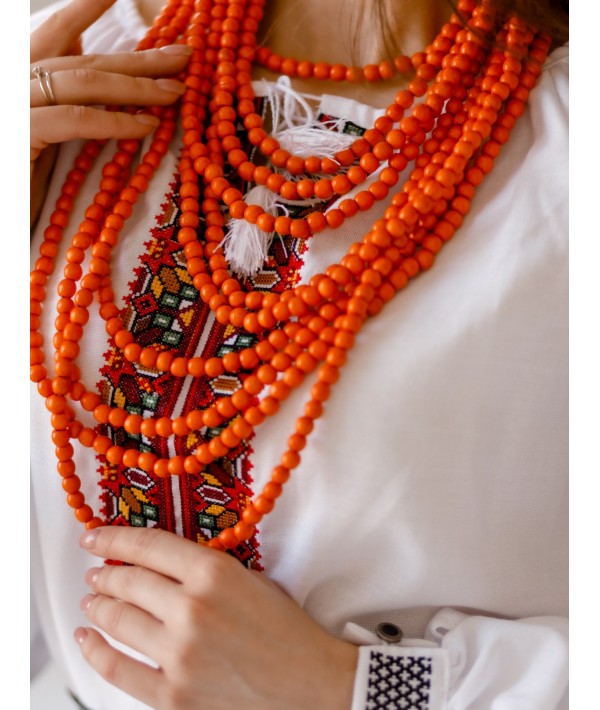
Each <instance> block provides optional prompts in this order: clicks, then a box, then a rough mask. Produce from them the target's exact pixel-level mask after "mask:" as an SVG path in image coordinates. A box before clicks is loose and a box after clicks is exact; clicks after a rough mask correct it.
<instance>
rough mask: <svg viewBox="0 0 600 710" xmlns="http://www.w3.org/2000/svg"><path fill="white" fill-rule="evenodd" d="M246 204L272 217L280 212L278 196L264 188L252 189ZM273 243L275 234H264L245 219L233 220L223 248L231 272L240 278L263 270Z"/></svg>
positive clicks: (246, 196)
mask: <svg viewBox="0 0 600 710" xmlns="http://www.w3.org/2000/svg"><path fill="white" fill-rule="evenodd" d="M244 202H246V204H248V205H260V207H262V208H263V209H264V210H265V212H269V213H271V214H274V213H275V211H276V209H277V195H276V194H275V193H273V192H271V190H269V189H268V188H267V187H264V186H263V185H257V186H256V187H253V188H252V189H251V190H249V191H248V192H247V193H246V195H245V197H244ZM272 241H273V232H269V233H267V232H263V231H262V229H259V228H258V227H257V226H256V225H255V224H251V223H250V222H247V221H246V220H245V219H232V220H230V221H229V224H228V229H227V233H226V234H225V236H224V237H223V241H222V242H221V246H222V247H223V253H224V255H225V259H227V262H228V264H229V268H230V270H231V271H233V272H234V273H235V274H237V275H238V276H243V277H248V276H253V275H254V274H256V273H258V272H259V271H260V270H261V268H262V266H263V264H264V263H265V261H266V259H267V254H268V253H269V247H270V246H271V242H272Z"/></svg>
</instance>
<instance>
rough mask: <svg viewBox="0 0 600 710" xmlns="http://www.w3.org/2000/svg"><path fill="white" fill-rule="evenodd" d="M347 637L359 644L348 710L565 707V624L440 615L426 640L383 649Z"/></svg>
mask: <svg viewBox="0 0 600 710" xmlns="http://www.w3.org/2000/svg"><path fill="white" fill-rule="evenodd" d="M361 632H362V633H361ZM345 636H346V638H348V639H350V638H351V637H352V636H354V638H355V640H356V641H358V643H361V644H362V645H361V648H360V650H359V662H358V667H357V673H356V679H355V685H354V696H353V703H352V710H379V709H380V708H381V709H383V708H385V709H386V710H397V709H398V710H481V709H482V708H492V707H493V708H494V710H518V709H519V708H523V710H525V709H526V710H563V709H566V708H567V707H568V703H567V683H568V671H567V659H568V652H567V643H568V624H567V621H566V619H564V618H562V617H554V616H546V617H532V618H526V619H516V620H506V619H497V618H490V617H484V616H468V615H466V614H462V613H460V612H457V611H455V610H453V609H443V610H441V611H440V612H439V613H438V614H436V616H435V617H434V618H433V619H432V620H431V622H430V624H429V626H428V629H427V632H426V639H425V640H419V639H405V640H403V641H402V642H401V643H397V644H386V645H381V641H380V640H379V639H378V638H377V637H376V636H375V635H374V634H370V632H365V631H364V630H360V631H358V632H357V629H356V628H355V629H354V631H353V632H352V631H351V632H350V633H346V634H345ZM369 637H371V639H370V640H371V641H374V640H375V639H376V640H377V642H378V644H377V645H373V644H372V643H369V641H368V639H369Z"/></svg>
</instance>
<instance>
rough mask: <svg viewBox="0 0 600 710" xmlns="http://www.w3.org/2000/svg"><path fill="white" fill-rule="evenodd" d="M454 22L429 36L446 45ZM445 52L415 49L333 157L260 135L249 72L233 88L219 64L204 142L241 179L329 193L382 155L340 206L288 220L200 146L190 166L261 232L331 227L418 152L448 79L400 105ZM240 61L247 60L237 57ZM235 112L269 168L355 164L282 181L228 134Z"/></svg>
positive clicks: (293, 193)
mask: <svg viewBox="0 0 600 710" xmlns="http://www.w3.org/2000/svg"><path fill="white" fill-rule="evenodd" d="M259 4H261V3H259ZM459 22H460V20H459V19H458V18H457V17H456V16H453V17H452V18H451V21H450V22H449V23H447V24H446V25H444V27H443V29H442V33H440V36H439V37H438V38H437V40H436V41H439V42H442V41H443V42H445V43H446V44H445V45H444V46H446V47H447V46H448V45H450V46H451V45H452V40H451V39H450V38H453V37H454V36H455V35H456V33H457V32H458V31H459V26H460V25H459ZM438 46H439V45H438ZM244 50H246V51H245V52H244ZM252 51H253V49H252V47H251V46H243V47H241V48H240V52H241V53H243V56H244V57H246V56H248V55H249V53H250V52H252ZM457 54H458V52H457ZM421 55H422V56H421ZM444 56H446V55H444V54H443V53H442V52H440V51H438V50H434V49H433V46H431V47H429V48H428V51H427V52H423V53H420V58H419V61H418V63H419V67H418V70H417V77H416V79H415V80H413V81H412V82H411V83H410V84H409V85H408V89H406V90H403V91H401V92H399V94H398V95H397V97H396V101H395V102H394V103H393V104H392V105H391V106H389V107H388V109H387V112H386V116H383V117H381V118H379V119H378V120H377V121H376V124H375V126H374V128H372V129H369V130H368V131H367V132H366V133H365V135H364V137H362V138H360V139H357V141H356V142H355V143H354V144H353V146H351V147H350V148H349V149H347V150H345V151H342V152H340V153H338V154H337V155H336V156H335V159H333V160H332V159H329V158H324V159H323V160H321V159H319V158H316V157H312V158H307V159H303V158H300V157H299V156H294V155H291V154H290V153H288V152H287V151H285V150H282V149H281V148H280V146H279V143H278V142H277V141H276V140H275V139H274V138H273V137H271V136H268V135H267V133H266V131H265V130H264V127H263V123H262V118H261V117H260V115H259V114H257V113H256V112H255V105H254V98H255V97H254V92H253V90H252V86H251V82H250V75H249V73H246V74H247V78H246V76H245V75H244V74H242V76H243V77H244V80H245V83H244V84H242V85H240V86H238V87H237V91H236V80H235V79H234V78H233V76H232V74H231V73H232V72H233V71H234V67H235V66H236V65H234V64H233V63H232V62H225V63H224V66H222V67H221V68H220V69H218V71H222V72H223V73H225V72H230V73H229V74H227V77H228V79H229V86H228V87H227V89H229V91H228V90H227V89H226V88H222V89H221V90H220V92H219V102H220V104H221V106H220V108H219V111H218V112H217V113H216V115H214V116H213V125H211V126H210V127H209V128H208V129H207V138H208V139H209V141H208V143H210V142H211V141H212V142H213V143H217V145H216V146H214V150H217V148H218V142H219V140H220V141H221V149H222V151H223V153H224V154H226V157H227V161H228V163H229V164H231V165H233V166H234V167H235V168H236V170H237V172H238V174H239V175H240V176H241V177H242V178H244V179H245V180H247V181H253V182H256V183H257V184H262V185H266V187H267V188H268V189H270V190H272V191H273V192H276V193H278V194H280V195H281V196H282V197H283V198H284V199H291V200H297V199H311V198H313V197H316V198H318V199H328V198H330V197H332V196H333V195H344V194H346V193H347V192H349V191H350V190H351V189H352V188H353V187H354V186H355V185H359V184H361V183H363V182H364V181H365V180H367V179H368V177H369V175H370V174H372V173H373V172H375V171H376V170H377V169H378V168H379V167H380V166H381V164H382V163H383V162H385V161H387V162H388V166H387V168H386V169H385V171H383V172H382V175H381V177H380V178H379V179H378V180H377V181H375V182H374V183H373V184H372V185H371V186H370V187H369V188H368V190H365V191H362V192H361V193H359V194H358V195H357V196H356V197H355V198H354V199H349V200H345V201H344V202H343V203H342V204H341V205H340V209H338V210H335V211H330V212H328V213H327V216H326V217H324V216H323V215H322V214H321V213H320V212H319V211H315V212H313V213H312V214H310V215H309V216H308V217H307V218H305V219H299V220H292V221H290V220H289V219H288V218H285V217H275V216H273V215H270V214H268V213H267V212H265V211H264V210H263V209H262V208H258V207H257V206H255V205H248V204H247V203H246V202H245V201H244V200H243V199H242V195H241V193H239V191H238V190H235V189H231V185H230V184H229V183H228V182H227V181H226V180H225V179H224V177H223V175H222V174H221V172H220V171H219V170H218V168H217V169H215V168H214V167H213V165H212V164H211V161H210V159H209V158H208V157H207V156H206V153H207V146H200V145H198V146H197V148H196V150H195V151H193V152H192V157H195V158H196V160H195V163H194V167H195V169H196V170H197V171H198V172H199V173H203V174H204V177H205V178H208V179H209V180H211V183H210V184H211V186H212V187H213V189H214V191H215V193H216V194H217V196H219V194H222V195H223V201H224V202H225V204H227V205H228V207H229V213H230V215H231V216H232V217H234V218H237V219H241V218H245V219H249V220H250V221H252V222H253V223H254V224H256V225H257V226H258V227H259V228H260V229H262V230H263V231H265V232H272V231H277V232H278V233H279V234H288V233H291V234H292V236H294V237H299V238H307V237H309V236H311V235H312V234H314V233H317V232H319V231H321V230H322V229H325V228H326V227H328V226H330V227H334V228H337V227H339V226H341V225H342V224H343V222H344V221H345V219H346V218H347V217H351V216H353V215H354V214H356V213H357V212H358V211H359V210H367V209H369V208H370V207H371V206H372V205H373V204H374V202H375V201H377V200H381V199H384V198H385V197H387V194H388V192H389V188H390V187H391V186H393V185H394V184H395V182H396V181H397V173H398V172H400V171H402V170H403V169H404V167H405V166H406V164H407V162H408V161H410V160H412V159H414V158H415V157H416V155H417V154H418V152H419V146H420V145H421V143H422V142H423V141H424V140H425V138H426V134H427V132H428V131H429V130H431V127H432V125H433V122H434V120H435V118H436V117H437V116H438V115H439V111H441V108H442V107H443V105H444V101H443V100H439V98H440V95H441V94H443V93H444V92H452V86H451V82H450V83H449V82H447V81H446V82H443V83H442V82H440V83H438V85H437V87H436V92H437V93H438V100H434V99H430V101H429V104H430V105H427V106H423V105H418V106H416V107H415V108H414V109H413V112H412V115H411V116H409V117H406V118H403V117H404V112H405V110H406V109H408V108H409V107H410V106H411V105H412V104H413V102H414V99H415V97H417V96H422V95H423V94H425V92H426V90H427V86H428V83H429V82H431V80H432V79H433V78H434V77H436V76H437V75H438V73H439V69H440V66H441V62H442V61H443V58H444ZM231 58H232V57H231ZM243 61H247V59H245V58H244V59H243ZM458 61H459V63H462V64H464V58H463V61H462V62H461V60H460V59H459V60H458ZM238 62H239V60H238ZM415 62H417V60H415ZM238 76H240V74H238ZM455 77H456V74H454V75H453V78H454V79H455ZM234 91H236V98H237V102H238V103H237V113H236V111H235V110H234V109H233V108H232V105H233V102H234V96H233V92H234ZM432 106H433V107H434V108H432ZM238 114H239V118H240V119H243V122H244V125H245V127H246V129H247V130H248V139H249V141H250V143H252V144H253V145H254V146H256V147H257V148H258V149H259V150H260V151H261V152H262V153H263V154H264V155H265V156H267V157H268V158H269V159H270V161H271V162H272V164H273V165H274V166H275V167H278V168H283V169H285V170H286V171H287V172H289V173H291V174H292V175H302V174H303V173H306V174H311V173H335V172H337V171H338V169H339V167H340V165H342V166H346V167H348V166H350V165H352V163H353V162H354V161H355V160H356V159H357V158H358V159H359V164H358V165H352V167H349V169H348V170H347V171H346V173H340V174H338V175H337V176H335V177H333V178H330V177H327V176H325V177H318V178H317V179H316V180H311V179H308V178H304V179H301V180H298V181H293V180H287V179H285V178H284V177H283V176H282V175H281V174H279V173H277V172H275V171H273V170H272V169H270V168H269V167H268V166H264V165H255V164H254V163H252V162H251V161H250V160H249V158H248V154H247V153H246V152H245V151H244V150H243V149H242V147H241V143H240V140H239V138H238V137H237V136H236V135H235V123H234V118H235V116H237V115H238ZM395 123H398V124H399V126H398V128H394V125H395ZM205 170H206V171H207V172H206V173H204V171H205ZM211 178H212V179H211Z"/></svg>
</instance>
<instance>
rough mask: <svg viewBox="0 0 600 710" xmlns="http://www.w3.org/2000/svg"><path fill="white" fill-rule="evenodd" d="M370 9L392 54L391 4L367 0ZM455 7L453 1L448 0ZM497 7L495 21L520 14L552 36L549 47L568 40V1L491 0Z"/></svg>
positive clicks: (355, 42) (394, 45) (395, 49)
mask: <svg viewBox="0 0 600 710" xmlns="http://www.w3.org/2000/svg"><path fill="white" fill-rule="evenodd" d="M370 2H372V3H373V7H370V12H372V13H373V14H374V16H375V17H376V18H377V23H378V25H379V28H380V37H381V39H382V41H383V45H384V48H385V51H386V53H387V54H388V55H389V57H393V56H395V55H396V54H397V53H398V51H399V50H401V49H402V48H401V47H398V46H397V43H396V41H395V38H394V37H393V36H392V34H391V33H390V31H389V27H390V25H391V24H392V23H391V22H390V20H391V15H392V13H393V7H392V5H393V3H390V2H389V0H370ZM448 2H449V4H450V5H451V6H452V7H453V8H455V7H456V0H448ZM492 2H493V4H494V5H495V6H496V8H497V10H498V20H499V21H501V19H505V18H508V17H511V16H514V15H518V16H519V17H521V18H522V19H523V20H525V22H527V24H528V25H530V26H531V27H535V28H536V29H538V30H542V31H544V32H547V33H548V34H549V35H550V36H551V37H552V46H553V47H559V46H560V45H562V44H564V43H565V42H567V41H568V39H569V0H492ZM354 30H355V32H354V39H353V45H354V46H355V47H356V46H358V37H359V27H358V24H355V26H354Z"/></svg>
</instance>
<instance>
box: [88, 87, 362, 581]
mask: <svg viewBox="0 0 600 710" xmlns="http://www.w3.org/2000/svg"><path fill="white" fill-rule="evenodd" d="M256 106H257V112H258V113H262V114H263V115H264V113H265V111H266V101H265V100H264V99H261V98H257V100H256ZM330 118H331V117H329V116H319V120H321V121H322V122H325V121H328V120H329V119H330ZM238 128H239V130H238V137H239V138H240V140H241V141H242V143H243V144H244V143H245V144H246V145H247V146H248V148H250V149H251V148H252V146H250V145H249V142H248V140H247V131H246V129H245V128H244V127H243V126H239V127H238ZM345 130H346V131H348V132H352V133H356V134H357V135H360V134H361V133H363V132H364V129H361V128H360V127H358V126H355V125H354V124H350V123H349V124H348V125H347V127H346V129H345ZM227 177H228V179H229V180H230V181H231V182H232V184H233V185H235V186H236V187H237V188H238V189H240V190H241V191H242V192H244V191H245V189H246V187H247V186H246V185H245V184H244V183H243V182H242V181H241V180H240V179H239V178H238V177H237V175H232V174H230V175H228V176H227ZM236 180H237V183H236ZM199 186H200V188H201V189H202V185H199ZM179 187H180V185H179V184H178V182H177V181H176V180H175V181H174V182H173V183H172V184H171V185H170V191H169V194H168V195H166V196H165V200H166V201H165V202H164V204H162V205H161V212H160V214H159V215H158V216H157V217H156V224H155V226H154V227H153V228H152V229H151V230H150V235H149V240H148V241H147V242H146V243H145V245H144V246H145V252H144V253H143V254H142V255H141V256H140V259H139V265H138V267H137V268H136V269H135V271H134V274H133V276H134V278H133V280H132V281H131V282H130V284H129V289H128V294H127V295H126V297H125V305H124V307H123V309H122V310H121V313H120V315H121V319H122V321H123V324H124V325H125V327H126V328H127V329H128V330H129V331H130V332H131V333H132V334H133V335H134V339H135V342H136V343H139V344H140V345H141V346H142V347H151V348H154V349H155V350H156V351H157V352H160V351H163V350H169V351H175V353H176V354H177V355H178V356H182V357H192V356H195V355H196V356H198V355H201V356H202V357H204V358H206V359H208V358H211V357H222V356H224V355H225V354H227V353H228V352H239V351H241V350H243V349H244V348H248V347H251V346H253V345H254V344H255V343H256V336H254V335H252V334H248V333H247V332H246V331H238V330H237V329H236V328H234V327H233V326H231V325H228V326H223V325H221V324H220V323H218V322H217V321H216V320H215V318H214V316H213V314H212V313H211V311H210V308H209V307H208V306H207V305H206V304H204V303H203V301H202V299H201V298H200V294H199V293H198V291H197V289H196V288H195V287H194V285H193V281H192V279H191V277H190V276H189V274H188V272H187V269H186V257H185V253H184V249H183V247H182V246H181V244H180V243H179V241H178V239H177V232H178V223H179V215H180V212H181V208H180V202H181V198H180V195H179ZM332 201H333V200H328V201H327V202H323V203H322V205H321V207H322V209H326V208H327V206H328V205H329V204H330V203H331V202H332ZM288 207H289V209H288V210H287V211H288V214H289V216H290V217H292V218H299V217H303V216H305V215H306V214H308V213H309V212H310V211H312V210H314V209H315V206H314V204H313V205H312V206H306V205H302V204H296V205H293V204H290V205H289V206H288ZM204 231H205V224H204V221H203V219H202V217H201V220H200V224H199V226H198V228H197V230H196V232H197V235H198V239H199V241H201V242H202V241H204ZM306 248H307V247H306V243H305V242H304V241H303V240H299V239H294V238H292V237H290V236H286V237H281V236H279V235H275V239H273V241H272V244H271V248H270V251H269V255H268V259H267V261H266V262H265V264H264V266H263V268H262V269H261V271H259V272H258V273H257V274H256V275H254V276H253V277H252V278H251V279H250V280H249V281H250V283H249V284H248V285H249V286H250V287H252V288H254V289H256V290H260V291H264V292H274V293H281V292H283V291H284V290H285V289H288V288H290V287H293V286H295V285H296V284H297V283H298V280H299V273H300V268H301V267H302V264H303V259H302V257H303V254H304V252H305V250H306ZM101 376H102V380H101V381H100V382H99V383H98V387H99V393H100V395H101V397H102V401H103V402H104V403H106V404H108V405H110V406H113V407H114V406H118V407H123V408H125V409H127V410H128V412H129V413H131V414H139V415H141V416H142V417H144V418H147V417H153V418H155V419H158V418H160V417H169V418H173V417H177V416H185V415H186V414H187V413H189V412H190V411H193V410H196V409H205V408H206V407H208V406H210V405H211V404H212V403H213V402H215V401H216V400H217V399H218V398H219V397H221V396H223V395H228V394H232V393H233V392H234V391H235V390H236V389H238V388H239V387H240V386H241V385H242V382H243V378H244V377H245V376H246V375H244V373H235V374H228V373H226V374H222V375H220V376H219V377H215V378H213V379H212V380H209V379H208V378H206V377H202V378H197V379H192V378H178V377H172V376H171V375H170V373H168V372H159V371H158V370H155V369H153V368H148V367H144V366H143V365H141V364H140V363H131V362H129V361H128V360H127V359H126V358H124V356H123V353H122V351H121V350H119V349H118V348H117V347H116V345H115V343H114V340H112V339H111V340H109V349H108V351H107V352H106V353H105V364H104V366H103V367H102V369H101ZM98 428H99V430H100V431H102V433H104V434H105V435H107V436H109V437H110V438H111V439H112V440H113V442H114V443H115V444H116V445H118V446H121V447H123V448H124V449H127V448H133V447H135V448H137V449H139V450H140V451H147V452H152V453H154V454H156V455H157V456H159V457H161V458H162V457H164V458H170V457H172V456H174V455H183V456H188V455H190V454H193V452H194V451H195V449H196V448H197V447H198V446H199V445H200V444H202V443H204V442H206V441H208V440H210V439H212V438H213V437H215V436H218V435H219V434H220V432H221V429H220V428H214V429H210V428H207V427H204V428H203V429H201V430H199V431H194V432H191V433H190V434H188V435H187V436H185V437H183V436H171V437H170V438H169V439H168V440H165V439H164V438H161V437H158V436H157V437H152V438H147V437H145V436H143V435H142V434H137V435H132V434H128V433H127V432H126V431H125V430H124V429H123V428H113V427H111V426H110V425H106V426H103V427H98ZM251 454H252V446H251V437H250V438H249V439H248V440H243V441H241V442H240V444H239V445H238V446H237V447H236V448H235V449H232V450H230V451H229V452H228V453H227V454H226V455H225V456H224V457H223V458H220V459H218V460H215V461H213V462H212V463H211V464H209V465H208V466H207V467H205V469H204V470H203V471H202V472H200V473H199V474H197V475H188V474H185V475H182V476H169V477H167V478H159V477H157V476H155V475H154V474H153V473H148V472H145V471H143V470H141V469H133V468H126V467H125V466H124V465H123V464H119V465H116V466H115V465H112V464H110V463H108V462H107V461H106V458H105V457H104V456H102V455H98V457H97V458H98V461H99V464H100V466H99V473H100V481H99V483H100V487H101V499H102V503H103V509H102V513H103V515H104V517H105V519H106V522H107V523H108V524H110V525H132V526H140V527H160V528H162V529H165V530H169V531H171V532H175V533H177V534H179V535H182V536H184V537H186V538H188V539H190V540H194V541H196V542H203V541H207V540H210V539H212V538H214V537H216V536H217V535H218V534H219V532H220V531H221V530H222V529H224V528H227V527H230V526H232V525H235V523H236V522H237V521H238V520H239V519H240V517H241V513H242V511H243V509H244V508H245V507H246V506H247V504H248V503H249V502H250V500H251V498H252V497H253V491H252V488H251V484H252V477H251V474H250V471H251V468H252V463H251ZM230 554H232V555H234V556H235V557H237V558H238V559H239V560H240V561H241V562H242V563H243V564H244V565H245V566H246V567H248V568H252V569H260V568H261V565H260V562H259V559H260V555H259V552H258V541H257V538H256V535H255V536H254V537H253V538H251V539H250V540H248V541H246V542H243V543H241V544H240V545H239V546H238V547H237V548H235V549H234V550H231V551H230Z"/></svg>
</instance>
